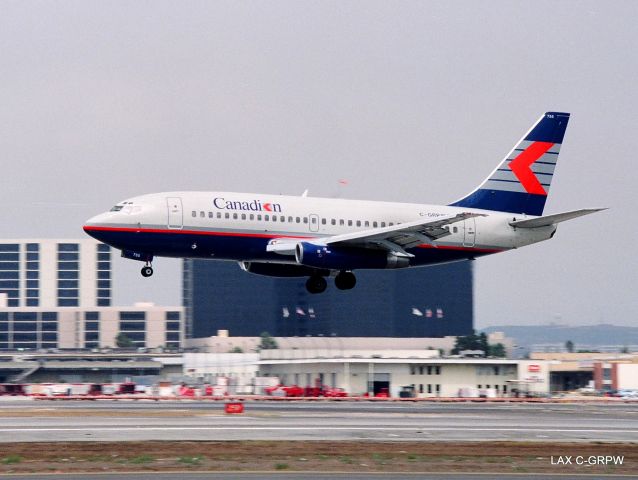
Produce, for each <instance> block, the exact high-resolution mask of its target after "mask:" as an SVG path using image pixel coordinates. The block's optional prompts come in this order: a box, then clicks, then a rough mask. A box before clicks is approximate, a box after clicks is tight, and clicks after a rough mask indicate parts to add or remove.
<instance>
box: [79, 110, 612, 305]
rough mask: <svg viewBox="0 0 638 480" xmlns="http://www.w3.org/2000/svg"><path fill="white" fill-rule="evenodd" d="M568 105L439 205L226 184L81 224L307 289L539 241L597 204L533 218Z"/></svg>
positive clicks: (133, 205)
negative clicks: (302, 281) (301, 280)
mask: <svg viewBox="0 0 638 480" xmlns="http://www.w3.org/2000/svg"><path fill="white" fill-rule="evenodd" d="M568 121H569V113H560V112H547V113H545V114H544V115H542V116H541V117H540V119H539V120H538V121H537V122H536V123H535V124H534V125H533V126H532V128H531V129H530V130H529V131H528V132H527V133H526V134H525V135H524V136H523V138H522V139H521V140H520V141H519V142H518V143H517V144H516V145H515V146H514V148H513V149H512V150H511V151H510V152H509V153H508V154H507V156H506V157H505V159H504V160H502V161H501V162H499V164H498V165H497V167H496V168H495V169H494V171H493V172H492V173H491V174H490V175H489V176H488V177H487V179H486V180H485V181H484V182H483V183H481V184H480V185H479V186H478V187H477V188H476V189H475V190H474V191H472V192H471V193H469V194H468V195H466V196H465V197H463V198H461V199H459V200H457V201H455V202H452V203H450V204H448V205H421V204H410V203H390V202H379V201H361V200H346V199H333V198H312V197H308V196H307V192H304V194H303V195H302V196H285V195H270V194H256V193H232V192H164V193H153V194H149V195H142V196H137V197H133V198H130V199H127V200H124V201H121V202H119V203H118V204H116V205H115V206H114V207H113V208H111V209H110V211H108V212H105V213H101V214H99V215H97V216H95V217H93V218H91V219H89V220H88V221H87V222H86V224H85V225H84V231H85V232H86V233H87V234H88V235H90V236H92V237H94V238H96V239H97V240H99V241H101V242H104V243H106V244H108V245H111V246H112V247H114V248H116V249H119V250H121V252H122V256H123V257H125V258H128V259H133V260H139V261H142V262H145V266H144V267H143V268H142V271H141V273H142V275H143V276H144V277H149V276H151V275H152V274H153V268H152V261H153V258H155V257H177V258H200V259H213V260H232V261H237V262H239V265H240V267H241V268H242V269H243V270H245V271H246V272H250V273H253V274H258V275H267V276H274V277H307V281H306V288H307V290H308V292H310V293H321V292H323V291H325V290H326V287H327V281H326V278H327V277H334V284H335V286H336V287H337V288H338V289H340V290H349V289H351V288H353V287H354V286H355V284H356V277H355V274H354V273H353V272H354V271H356V270H360V269H396V268H410V267H419V266H425V265H435V264H441V263H447V262H454V261H460V260H470V259H475V258H478V257H482V256H484V255H490V254H494V253H498V252H503V251H507V250H511V249H514V248H519V247H523V246H526V245H531V244H533V243H537V242H541V241H544V240H548V239H550V238H552V237H553V236H554V234H555V233H556V229H557V225H558V224H559V223H561V222H564V221H566V220H571V219H573V218H576V217H580V216H582V215H587V214H591V213H594V212H597V211H600V210H604V209H602V208H590V209H582V210H575V211H569V212H564V213H558V214H554V215H548V216H543V210H544V207H545V202H546V200H547V196H548V193H549V189H550V185H551V182H552V178H553V176H554V173H555V168H556V163H557V160H558V154H559V151H560V147H561V144H562V143H563V138H564V135H565V130H566V128H567V123H568Z"/></svg>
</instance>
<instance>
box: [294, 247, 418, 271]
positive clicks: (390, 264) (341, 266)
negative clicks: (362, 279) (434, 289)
mask: <svg viewBox="0 0 638 480" xmlns="http://www.w3.org/2000/svg"><path fill="white" fill-rule="evenodd" d="M295 259H296V260H297V263H298V264H300V265H305V266H308V267H315V268H325V269H329V270H357V269H384V268H404V267H407V266H409V265H410V260H409V259H408V258H406V257H399V256H397V255H395V254H394V253H390V252H387V251H385V250H374V249H368V248H360V247H359V248H358V247H333V246H330V245H318V244H315V243H310V242H299V243H298V244H297V245H296V247H295Z"/></svg>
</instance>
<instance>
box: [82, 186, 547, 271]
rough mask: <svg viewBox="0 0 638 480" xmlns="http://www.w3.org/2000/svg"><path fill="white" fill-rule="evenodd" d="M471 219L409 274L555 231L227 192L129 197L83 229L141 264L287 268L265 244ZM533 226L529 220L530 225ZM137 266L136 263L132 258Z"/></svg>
mask: <svg viewBox="0 0 638 480" xmlns="http://www.w3.org/2000/svg"><path fill="white" fill-rule="evenodd" d="M461 212H476V213H480V214H481V216H478V217H474V218H469V219H466V220H464V221H461V222H458V223H455V224H454V225H451V226H450V227H449V232H450V235H448V236H446V237H444V238H442V239H440V240H439V241H436V242H435V243H434V244H430V245H426V244H423V245H419V246H418V247H416V248H413V249H412V250H411V253H412V254H414V255H415V256H414V258H413V259H412V261H411V262H410V266H419V265H427V264H433V263H443V262H448V261H454V260H461V259H466V258H475V257H477V256H481V255H486V254H490V253H496V252H500V251H503V250H509V249H512V248H518V247H522V246H525V245H529V244H532V243H536V242H539V241H542V240H547V239H549V238H551V236H552V235H553V233H554V231H555V230H556V226H553V225H552V226H549V227H543V228H534V229H530V228H526V229H522V228H515V227H512V226H511V225H510V224H509V222H511V221H513V220H520V219H522V218H525V217H524V216H522V215H516V214H511V213H509V214H508V213H502V212H494V211H488V210H474V209H468V208H458V207H449V206H441V205H421V204H410V203H391V202H377V201H361V200H344V199H330V198H312V197H295V196H285V195H265V194H252V193H231V192H167V193H156V194H150V195H143V196H139V197H134V198H131V199H129V200H125V201H123V202H120V203H119V204H118V205H116V206H115V207H113V209H112V211H109V212H105V213H102V214H100V215H97V216H95V217H93V218H91V219H90V220H89V221H88V222H87V223H86V225H85V227H84V229H85V230H86V231H87V233H89V234H90V235H92V236H94V237H95V238H97V239H99V240H101V241H104V242H105V243H109V244H111V245H112V246H114V247H116V248H119V249H121V250H123V251H129V250H130V251H131V252H139V253H142V254H144V255H148V256H151V257H152V256H171V257H193V258H215V259H219V260H224V259H225V260H245V261H266V262H268V261H269V262H273V261H275V262H282V263H294V258H288V257H286V256H282V255H278V254H276V253H272V252H267V251H266V248H265V246H266V245H267V243H268V242H269V241H271V240H273V239H278V238H291V239H293V238H300V239H313V238H314V239H319V238H322V237H327V236H334V235H340V234H345V233H350V232H357V231H364V230H372V229H375V228H382V227H386V226H391V225H396V224H402V223H407V222H413V221H415V220H419V219H430V218H431V219H436V218H438V217H444V216H448V215H453V214H456V213H461ZM532 218H533V217H532ZM139 259H142V258H139Z"/></svg>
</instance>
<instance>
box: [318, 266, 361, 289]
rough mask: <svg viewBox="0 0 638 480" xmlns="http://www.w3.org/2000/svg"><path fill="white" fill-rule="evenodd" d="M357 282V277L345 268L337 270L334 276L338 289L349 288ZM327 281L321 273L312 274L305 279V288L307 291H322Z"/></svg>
mask: <svg viewBox="0 0 638 480" xmlns="http://www.w3.org/2000/svg"><path fill="white" fill-rule="evenodd" d="M356 284H357V278H356V277H355V276H354V273H352V272H346V271H345V270H343V271H341V272H339V273H338V274H337V276H336V277H335V287H337V288H338V289H339V290H350V289H352V288H354V286H355V285H356ZM327 286H328V282H326V279H325V278H324V277H322V276H321V275H313V276H311V277H310V278H309V279H308V280H307V281H306V290H308V292H309V293H322V292H324V291H325V290H326V287H327Z"/></svg>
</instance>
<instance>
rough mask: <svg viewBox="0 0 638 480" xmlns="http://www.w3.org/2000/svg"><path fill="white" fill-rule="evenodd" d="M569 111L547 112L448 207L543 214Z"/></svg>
mask: <svg viewBox="0 0 638 480" xmlns="http://www.w3.org/2000/svg"><path fill="white" fill-rule="evenodd" d="M567 122H569V113H559V112H547V113H545V114H544V115H543V116H542V117H541V118H540V119H539V120H538V122H536V124H535V125H534V126H533V127H532V128H531V129H530V130H529V132H527V133H526V134H525V136H524V137H523V138H522V139H521V140H520V141H519V142H518V143H517V144H516V146H515V147H514V148H513V149H512V151H511V152H510V153H509V154H508V155H507V157H505V160H503V161H502V162H501V163H500V165H499V166H498V167H496V170H494V171H493V172H492V174H491V175H490V176H489V177H488V178H487V179H486V180H485V181H484V182H483V183H482V184H481V185H480V186H479V187H478V188H477V189H476V190H474V191H473V192H472V193H470V194H469V195H467V196H466V197H465V198H462V199H461V200H458V201H456V202H454V203H452V204H450V205H451V206H455V207H467V208H480V209H484V210H496V211H500V212H510V213H519V214H521V213H523V214H527V215H542V214H543V208H544V207H545V201H546V200H547V195H548V193H549V186H550V184H551V182H552V176H553V175H554V169H555V168H556V162H557V160H558V152H559V151H560V146H561V144H562V143H563V137H564V136H565V129H566V128H567Z"/></svg>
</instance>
